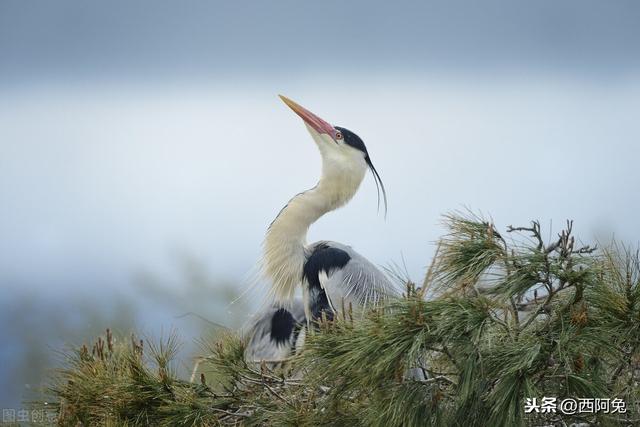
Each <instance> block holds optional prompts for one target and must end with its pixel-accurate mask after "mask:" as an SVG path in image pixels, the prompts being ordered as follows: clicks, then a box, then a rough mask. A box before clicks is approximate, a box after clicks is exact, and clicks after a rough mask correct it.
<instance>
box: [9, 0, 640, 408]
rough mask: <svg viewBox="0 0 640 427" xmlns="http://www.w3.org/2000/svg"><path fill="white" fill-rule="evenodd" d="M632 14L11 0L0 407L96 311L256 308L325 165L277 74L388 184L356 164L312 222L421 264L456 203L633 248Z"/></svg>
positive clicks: (147, 319)
mask: <svg viewBox="0 0 640 427" xmlns="http://www.w3.org/2000/svg"><path fill="white" fill-rule="evenodd" d="M638 22H640V3H638V2H635V1H631V0H629V1H616V2H603V1H596V0H567V1H557V0H556V1H550V0H540V1H536V2H513V1H496V0H488V1H483V2H474V1H426V2H372V1H351V2H338V1H327V2H321V3H319V2H315V3H309V2H300V1H277V2H246V1H233V2H231V1H229V2H217V1H190V2H178V1H176V2H168V1H136V2H130V1H123V0H118V1H114V0H112V1H109V2H85V1H62V0H61V1H56V2H31V1H24V0H15V1H11V0H3V1H2V2H0V286H2V293H1V294H0V295H1V296H0V338H1V340H2V345H1V346H0V407H2V408H19V407H20V405H21V401H22V400H23V399H25V398H29V396H32V395H33V393H34V391H35V390H37V389H38V388H39V387H41V386H42V383H43V378H45V376H46V374H47V373H48V372H49V370H50V369H51V368H52V367H55V366H59V364H60V362H61V360H60V358H59V357H56V356H55V352H56V351H57V350H62V349H64V348H65V346H69V345H73V344H81V343H82V342H88V340H90V339H91V337H92V336H94V335H95V334H96V333H99V332H100V331H102V330H104V328H106V327H111V328H114V329H116V331H117V332H120V333H122V334H128V333H129V332H130V331H132V330H137V331H142V332H143V333H145V334H147V336H150V337H156V336H158V335H159V334H161V333H163V334H165V335H166V334H167V332H168V331H171V330H172V329H173V330H176V331H178V332H179V334H180V335H181V336H182V337H183V338H184V340H185V341H186V342H187V343H190V342H192V339H193V338H194V337H197V336H202V335H206V334H209V333H212V330H213V329H215V327H214V326H213V325H212V324H211V323H208V322H207V321H205V320H203V319H201V318H200V317H199V316H202V317H204V318H205V319H208V320H209V321H211V322H217V323H220V324H223V325H225V326H228V327H237V326H238V325H240V324H241V323H242V322H243V321H244V320H245V319H246V318H247V316H248V314H249V313H250V311H251V310H252V309H253V308H254V307H255V306H256V305H257V304H258V303H259V301H260V296H261V295H260V290H261V287H260V286H259V285H258V287H257V288H250V287H249V285H250V283H251V271H252V269H253V266H254V265H255V263H256V261H257V260H258V258H259V255H260V245H261V242H262V238H263V235H264V231H265V230H266V228H267V226H268V224H269V223H270V221H271V220H272V219H273V217H274V216H275V215H276V213H277V212H278V211H279V209H280V208H281V207H282V205H283V204H284V203H285V202H286V201H287V200H288V199H289V198H290V197H291V196H292V195H293V194H295V193H297V192H299V191H301V190H304V189H306V188H309V187H311V186H312V185H313V184H314V183H315V180H316V178H317V176H318V173H319V168H320V159H319V156H318V154H317V152H316V148H315V147H314V145H313V143H312V142H311V139H310V138H309V137H308V135H307V134H306V131H305V129H304V127H303V125H302V123H301V122H300V120H299V119H298V118H297V117H296V116H295V115H293V114H292V113H291V111H289V110H288V109H287V108H286V106H285V105H284V104H282V103H281V102H280V101H279V100H278V98H277V96H276V95H277V94H278V93H283V94H286V95H287V96H289V97H291V98H292V99H294V100H296V101H298V102H300V103H301V104H302V105H304V106H306V107H308V108H309V109H310V110H312V111H314V112H316V113H317V114H318V115H320V116H321V117H323V118H325V119H326V120H328V121H329V122H331V123H334V124H336V125H342V126H345V127H348V128H350V129H352V130H354V131H355V132H356V133H358V134H359V135H360V136H361V137H362V138H363V139H364V141H365V142H366V143H367V146H368V148H369V151H370V153H371V156H372V159H373V161H374V163H375V164H376V167H377V169H378V170H379V172H380V174H381V175H382V178H383V180H384V182H385V185H386V186H387V190H388V193H389V215H388V218H387V220H386V221H385V220H384V218H383V216H382V214H377V213H376V194H375V193H376V192H375V186H374V184H373V182H372V180H371V179H370V177H368V178H367V179H366V180H365V182H364V184H363V186H362V188H361V192H360V193H359V194H358V195H357V196H356V198H355V199H354V200H353V201H352V202H351V203H350V204H349V205H348V206H347V207H345V208H344V209H341V210H340V211H337V212H334V213H332V214H329V215H327V216H326V217H324V218H322V219H321V220H320V221H319V222H318V223H317V224H316V225H315V226H314V227H313V228H312V229H311V232H310V236H309V241H314V240H318V239H332V240H337V241H341V242H345V243H349V244H351V245H352V246H354V248H356V250H358V251H359V252H361V253H363V254H364V255H366V256H367V257H368V258H370V259H371V260H373V261H374V262H376V263H378V264H380V265H383V266H384V265H390V264H392V263H395V264H398V265H403V266H404V267H403V268H404V269H406V273H407V274H408V275H409V276H410V277H412V278H413V279H414V280H420V279H421V277H422V275H423V274H424V270H425V267H426V265H427V264H428V263H429V261H430V257H431V255H432V254H433V250H434V241H435V240H436V239H437V238H438V237H439V236H440V235H441V234H442V233H443V232H444V230H443V228H442V226H441V225H440V216H441V214H442V213H445V212H447V211H450V210H454V209H464V208H465V207H468V208H470V209H472V210H473V211H475V212H482V213H484V214H485V215H486V216H490V217H492V218H493V219H494V221H495V222H496V224H497V226H498V228H499V229H504V227H506V226H507V225H509V224H516V225H518V224H519V225H523V224H526V223H527V222H528V221H529V220H530V219H540V220H541V222H542V223H543V224H544V225H545V229H546V231H547V232H548V233H552V232H553V231H554V230H557V229H558V228H559V227H560V225H562V224H563V223H564V220H565V219H567V218H570V219H574V220H575V221H576V230H577V233H578V234H579V235H580V236H582V238H583V239H584V240H585V241H586V242H593V241H600V242H604V243H606V242H607V241H609V240H610V239H611V238H612V237H613V236H615V237H616V238H619V239H621V240H622V241H625V242H629V243H631V244H635V243H636V242H638V240H640V225H638V221H637V212H638V210H639V209H640V201H639V198H638V184H639V183H640V170H639V168H638V166H637V164H638V155H639V154H640V149H639V148H638V139H639V137H640V120H638V117H639V116H638V113H639V112H640V26H639V25H638ZM247 289H250V290H249V291H248V292H245V291H246V290H247ZM241 294H243V297H242V298H240V299H238V300H236V298H237V297H238V296H239V295H241ZM232 301H235V302H234V303H232ZM194 351H197V350H195V349H194V347H193V345H187V346H186V347H185V354H186V355H187V356H188V355H191V354H192V353H193V352H194ZM189 364H190V360H189V358H188V357H187V358H185V366H184V369H185V371H186V370H188V369H189V367H190V366H189Z"/></svg>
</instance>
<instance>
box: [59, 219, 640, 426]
mask: <svg viewBox="0 0 640 427" xmlns="http://www.w3.org/2000/svg"><path fill="white" fill-rule="evenodd" d="M446 224H447V226H448V229H449V233H448V234H447V235H446V236H445V237H444V238H443V239H442V240H441V241H440V243H439V245H438V251H437V253H436V256H435V259H434V261H433V263H432V266H431V267H430V268H429V272H428V274H427V277H426V279H425V281H424V283H423V284H422V285H421V286H420V287H418V286H416V285H415V284H413V283H410V282H409V283H406V284H405V286H406V291H405V293H404V295H403V296H402V298H398V299H397V300H395V301H391V302H390V303H389V304H387V305H386V306H384V307H378V308H377V309H375V310H372V311H370V312H369V313H368V314H367V315H366V316H365V317H364V318H363V319H360V318H359V319H354V318H353V316H351V315H350V312H349V310H347V313H346V314H345V316H343V317H341V318H337V319H334V320H333V321H323V322H320V324H319V325H317V328H316V330H314V331H312V332H310V333H309V334H308V336H307V340H306V343H305V346H304V350H303V351H301V352H300V353H299V354H298V355H296V356H295V357H293V358H292V359H291V360H287V361H284V362H283V363H281V364H279V365H278V366H275V367H274V366H272V365H273V364H269V365H268V364H267V363H262V364H258V365H256V364H248V363H246V362H245V360H244V358H243V353H244V343H243V341H242V339H241V338H240V337H237V336H234V335H226V336H224V337H222V338H220V339H219V340H218V341H216V342H214V343H211V344H208V345H207V344H205V345H204V346H203V354H204V356H203V357H202V359H201V360H200V362H199V366H198V372H200V373H201V374H200V377H199V378H192V379H191V380H189V381H188V380H186V379H180V378H177V376H176V374H175V373H174V371H173V370H172V363H175V362H174V361H173V357H174V355H175V352H176V348H177V345H178V344H177V342H176V340H175V338H173V337H171V338H169V339H168V340H165V341H164V342H163V343H162V344H161V345H158V346H155V347H154V346H149V345H147V346H146V347H145V346H144V345H143V343H142V342H139V341H136V340H131V342H129V340H125V341H122V342H120V341H117V340H116V339H114V337H113V336H112V335H111V333H109V332H108V333H107V336H106V337H105V338H104V339H103V338H99V339H98V341H97V342H96V344H94V346H93V349H92V351H89V349H88V348H87V347H83V348H81V349H79V350H78V351H77V352H75V353H73V354H70V355H69V356H68V364H67V366H66V367H65V368H64V369H61V370H60V371H59V372H58V373H57V374H56V375H55V376H54V378H53V385H52V386H51V388H50V397H51V400H52V401H53V402H54V403H55V405H57V406H56V407H57V408H58V410H59V415H60V416H59V422H60V424H61V425H73V426H75V425H77V423H78V422H80V423H82V424H83V425H132V426H134V425H135V426H139V425H154V426H156V425H157V426H174V425H203V426H215V425H292V426H293V425H302V426H316V425H319V426H322V425H327V426H328V425H354V426H358V425H361V426H423V425H433V426H457V425H465V426H519V425H523V426H524V425H540V426H541V425H563V423H566V424H567V425H568V424H571V423H584V424H582V425H603V426H618V425H638V424H639V423H640V413H639V412H638V407H637V402H638V399H639V398H640V387H639V386H638V381H639V377H640V262H639V258H638V254H637V252H636V253H632V252H631V251H630V250H628V249H627V248H625V247H621V246H616V245H614V246H612V247H610V248H607V249H604V250H596V249H595V248H593V247H590V246H581V245H579V244H578V243H577V241H576V239H575V238H574V236H573V230H572V224H571V222H568V223H567V225H566V228H565V229H564V230H562V231H561V232H560V234H558V235H557V236H556V237H555V238H554V239H552V241H548V242H547V241H545V240H544V239H543V238H542V232H541V227H540V225H539V223H537V222H533V223H532V224H531V225H530V226H529V227H508V228H507V229H506V231H505V233H504V234H500V233H499V232H498V230H497V229H496V228H495V227H494V225H493V224H492V223H490V222H487V221H484V220H483V219H482V218H476V217H469V216H462V215H457V214H454V215H449V216H447V217H446ZM194 372H196V371H195V370H194ZM194 376H195V375H194ZM545 396H546V397H556V398H558V399H559V400H562V399H564V398H569V397H570V398H576V399H577V398H580V397H592V398H610V399H613V398H621V399H623V400H624V401H625V402H626V407H627V412H626V413H624V414H621V413H615V414H613V413H609V414H607V413H604V412H600V413H597V414H593V413H582V414H575V415H563V414H561V413H559V412H555V413H536V412H534V413H530V414H526V413H525V411H524V407H525V400H526V398H533V397H535V398H538V399H539V400H540V399H541V398H542V397H545ZM49 405H51V403H49Z"/></svg>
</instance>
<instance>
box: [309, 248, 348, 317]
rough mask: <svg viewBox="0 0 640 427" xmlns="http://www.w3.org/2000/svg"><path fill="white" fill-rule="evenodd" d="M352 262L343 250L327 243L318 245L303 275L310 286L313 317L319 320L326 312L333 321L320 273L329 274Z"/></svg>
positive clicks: (310, 256)
mask: <svg viewBox="0 0 640 427" xmlns="http://www.w3.org/2000/svg"><path fill="white" fill-rule="evenodd" d="M350 260H351V256H349V254H348V253H347V252H345V251H343V250H342V249H338V248H332V247H331V246H329V245H327V244H326V243H321V244H319V245H317V246H316V247H315V248H314V250H313V252H312V253H311V255H309V257H308V258H307V261H306V262H305V263H304V267H303V269H302V275H303V277H304V279H306V282H307V284H308V286H309V298H310V300H311V301H309V303H310V304H311V307H310V308H311V315H312V316H313V319H314V320H318V319H319V318H320V317H321V316H322V313H323V312H325V313H326V316H327V318H328V319H333V312H332V311H331V306H330V305H329V300H328V299H327V294H326V293H325V291H324V289H322V286H321V285H320V277H319V276H320V272H321V271H324V272H325V273H327V274H329V272H331V271H332V270H335V269H338V268H342V267H344V266H345V265H347V263H348V262H349V261H350Z"/></svg>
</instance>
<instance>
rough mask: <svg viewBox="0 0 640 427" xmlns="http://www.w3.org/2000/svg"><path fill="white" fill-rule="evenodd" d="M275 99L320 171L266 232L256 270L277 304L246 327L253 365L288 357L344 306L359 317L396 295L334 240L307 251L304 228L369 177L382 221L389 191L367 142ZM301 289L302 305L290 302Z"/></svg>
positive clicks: (370, 265) (362, 261)
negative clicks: (300, 131)
mask: <svg viewBox="0 0 640 427" xmlns="http://www.w3.org/2000/svg"><path fill="white" fill-rule="evenodd" d="M280 98H281V99H282V101H284V103H285V104H286V105H287V106H289V108H291V109H292V110H293V111H294V112H295V113H296V114H297V115H298V116H300V117H301V118H302V120H303V121H304V124H305V126H306V128H307V130H308V132H309V133H310V134H311V137H312V139H313V141H314V142H315V144H316V146H317V147H318V149H319V151H320V156H321V158H322V172H321V176H320V179H319V181H318V183H317V184H316V185H315V186H314V187H313V188H311V189H309V190H306V191H303V192H301V193H299V194H297V195H296V196H294V197H293V198H292V199H291V200H289V202H288V203H287V204H286V205H285V206H284V207H283V208H282V209H281V210H280V212H279V213H278V215H277V216H276V218H275V219H274V220H273V221H272V222H271V224H270V226H269V228H268V230H267V233H266V236H265V240H264V244H263V256H262V262H261V268H262V273H263V275H264V276H265V278H266V279H267V280H268V281H269V282H270V283H271V292H270V294H271V297H272V298H273V300H274V304H273V305H272V306H270V308H269V309H267V310H266V311H263V312H262V313H261V314H260V315H259V316H257V317H256V319H255V320H254V322H253V323H252V325H251V328H250V337H249V343H248V350H247V351H248V353H247V354H248V358H250V359H252V360H258V359H260V358H263V359H270V360H272V359H273V358H274V357H286V356H287V355H288V354H289V353H290V352H291V351H292V350H293V348H295V346H296V343H299V342H300V338H301V337H304V333H305V330H304V328H305V326H306V327H307V328H308V327H309V326H311V325H312V324H313V323H314V322H317V321H318V320H319V319H320V318H321V317H323V316H324V317H326V318H327V319H333V318H334V316H335V315H337V314H339V313H341V311H342V310H344V308H345V307H352V308H353V309H354V311H357V310H362V309H364V308H366V307H368V306H374V305H376V304H378V303H379V302H381V301H382V300H384V299H386V298H387V297H389V296H391V295H392V294H394V289H393V286H392V284H391V282H390V281H389V279H388V278H387V277H386V276H385V274H384V273H383V272H382V271H380V270H379V269H378V268H377V267H376V266H375V265H374V264H373V263H371V262H370V261H368V260H367V259H366V258H365V257H363V256H362V255H360V254H359V253H357V252H356V251H355V250H353V249H352V248H351V247H350V246H347V245H344V244H341V243H337V242H332V241H319V242H316V243H312V244H307V231H308V229H309V227H310V226H311V225H312V224H313V223H314V222H316V221H317V220H318V219H319V218H320V217H321V216H323V215H324V214H326V213H328V212H330V211H333V210H335V209H338V208H339V207H341V206H344V205H345V204H346V203H347V202H349V201H350V200H351V198H352V197H353V196H354V195H355V194H356V192H357V191H358V188H359V187H360V184H361V183H362V181H363V179H364V177H365V174H366V172H367V170H370V171H371V173H372V176H373V178H374V180H375V183H376V188H377V190H378V205H379V204H380V191H382V198H383V201H384V208H385V214H386V209H387V195H386V191H385V188H384V185H383V183H382V180H381V179H380V175H379V174H378V172H377V171H376V169H375V167H374V166H373V163H372V161H371V157H370V155H369V153H368V151H367V148H366V146H365V144H364V142H363V141H362V139H361V138H360V137H359V136H358V135H356V134H355V133H353V132H352V131H350V130H348V129H346V128H343V127H339V126H332V125H331V124H329V123H328V122H326V121H325V120H323V119H321V118H320V117H318V116H317V115H315V114H313V113H312V112H310V111H309V110H307V109H306V108H304V107H302V106H300V105H299V104H297V103H295V102H294V101H292V100H290V99H289V98H286V97H284V96H282V95H281V96H280ZM298 287H301V290H302V301H301V302H300V301H299V300H298V302H296V300H294V296H295V294H296V291H297V289H298ZM300 306H302V310H300ZM301 311H302V313H303V315H302V313H301ZM301 330H302V334H300V333H299V332H300V331H301Z"/></svg>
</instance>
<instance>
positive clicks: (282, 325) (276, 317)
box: [271, 308, 296, 345]
mask: <svg viewBox="0 0 640 427" xmlns="http://www.w3.org/2000/svg"><path fill="white" fill-rule="evenodd" d="M295 326H296V321H295V319H294V318H293V316H292V315H291V313H289V311H288V310H286V309H284V308H280V309H278V310H276V312H275V313H273V316H272V317H271V341H274V342H275V343H276V344H278V345H281V344H285V343H286V342H287V341H288V340H289V338H290V337H291V334H292V332H293V329H294V328H295Z"/></svg>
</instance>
